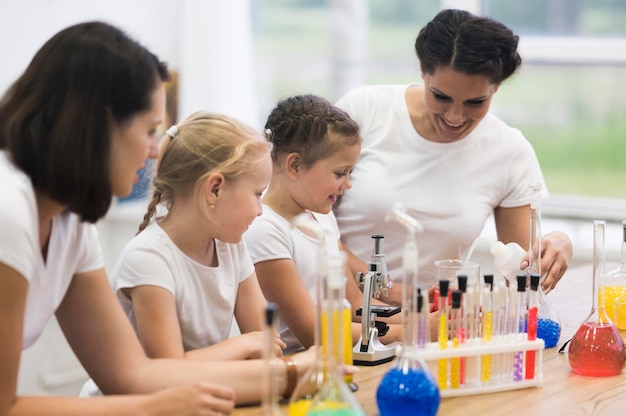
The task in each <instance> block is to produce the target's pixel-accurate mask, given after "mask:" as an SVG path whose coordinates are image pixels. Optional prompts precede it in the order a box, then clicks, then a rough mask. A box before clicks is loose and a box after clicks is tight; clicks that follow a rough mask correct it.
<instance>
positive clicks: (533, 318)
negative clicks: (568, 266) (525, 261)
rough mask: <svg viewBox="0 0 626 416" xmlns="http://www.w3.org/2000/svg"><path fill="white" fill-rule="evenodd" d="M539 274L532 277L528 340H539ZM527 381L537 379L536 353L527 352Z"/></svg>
mask: <svg viewBox="0 0 626 416" xmlns="http://www.w3.org/2000/svg"><path fill="white" fill-rule="evenodd" d="M540 278H541V276H540V275H539V273H532V274H531V275H530V295H529V296H528V340H529V341H534V340H536V339H537V311H538V309H539V291H538V288H539V280H540ZM525 375H526V379H529V380H532V379H533V378H535V351H534V350H529V351H527V352H526V374H525Z"/></svg>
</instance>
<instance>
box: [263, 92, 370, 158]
mask: <svg viewBox="0 0 626 416" xmlns="http://www.w3.org/2000/svg"><path fill="white" fill-rule="evenodd" d="M265 128H266V133H267V135H268V139H269V141H270V142H272V144H273V148H272V160H273V162H274V164H278V163H279V161H280V159H281V157H283V156H286V155H288V154H290V153H298V154H299V155H300V157H301V159H302V163H303V165H304V166H305V167H310V166H312V165H313V164H314V163H315V162H317V161H319V160H322V159H325V158H327V157H329V156H330V155H331V154H333V153H334V152H335V151H336V150H337V149H338V148H340V147H342V146H345V145H353V144H357V143H360V142H361V136H360V134H359V126H358V124H357V123H356V122H355V121H354V120H352V119H351V118H350V116H349V115H348V113H346V112H345V111H343V110H341V109H340V108H338V107H336V106H335V105H333V104H332V103H330V102H329V101H328V100H326V99H325V98H322V97H319V96H317V95H312V94H307V95H296V96H293V97H289V98H286V99H284V100H281V101H279V102H278V104H277V105H276V107H275V108H274V109H273V110H272V112H271V113H270V115H269V117H268V118H267V122H266V123H265Z"/></svg>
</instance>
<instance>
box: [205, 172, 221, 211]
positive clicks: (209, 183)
mask: <svg viewBox="0 0 626 416" xmlns="http://www.w3.org/2000/svg"><path fill="white" fill-rule="evenodd" d="M225 184H226V178H224V175H222V174H221V173H219V172H214V173H212V174H210V175H209V177H208V178H207V179H206V181H205V182H204V193H205V196H206V198H207V201H208V202H209V203H210V204H215V202H216V201H217V199H218V198H219V197H220V195H222V192H224V185H225Z"/></svg>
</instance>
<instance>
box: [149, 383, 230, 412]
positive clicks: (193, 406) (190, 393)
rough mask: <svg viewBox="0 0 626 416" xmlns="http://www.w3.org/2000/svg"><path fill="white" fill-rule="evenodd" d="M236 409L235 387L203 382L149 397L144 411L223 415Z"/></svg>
mask: <svg viewBox="0 0 626 416" xmlns="http://www.w3.org/2000/svg"><path fill="white" fill-rule="evenodd" d="M234 408H235V393H234V391H233V390H232V389H231V388H229V387H223V386H218V385H216V384H211V383H204V382H199V383H194V384H189V385H185V386H180V387H172V388H167V389H164V390H161V391H158V392H156V393H153V394H151V395H149V396H146V401H145V406H144V410H145V412H143V414H145V415H150V416H166V415H190V416H191V415H194V416H195V415H207V416H222V415H229V414H230V413H231V412H232V411H233V409H234Z"/></svg>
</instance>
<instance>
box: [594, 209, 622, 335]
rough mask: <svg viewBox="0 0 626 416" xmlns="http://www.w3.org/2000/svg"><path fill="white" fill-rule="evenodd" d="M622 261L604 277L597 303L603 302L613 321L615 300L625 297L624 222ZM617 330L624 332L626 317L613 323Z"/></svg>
mask: <svg viewBox="0 0 626 416" xmlns="http://www.w3.org/2000/svg"><path fill="white" fill-rule="evenodd" d="M622 230H623V234H622V235H623V236H622V259H621V263H620V265H619V267H617V268H616V269H613V270H611V271H610V272H608V273H607V274H606V276H604V280H603V282H602V286H601V287H600V293H599V296H600V297H599V298H598V302H599V303H601V302H604V307H605V308H606V314H607V315H608V316H609V317H610V318H611V319H613V317H614V316H615V313H614V308H615V301H616V299H617V298H620V297H625V296H626V221H622ZM613 323H614V324H615V326H616V327H617V329H619V330H626V317H625V319H620V320H619V322H618V321H617V320H614V322H613Z"/></svg>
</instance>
